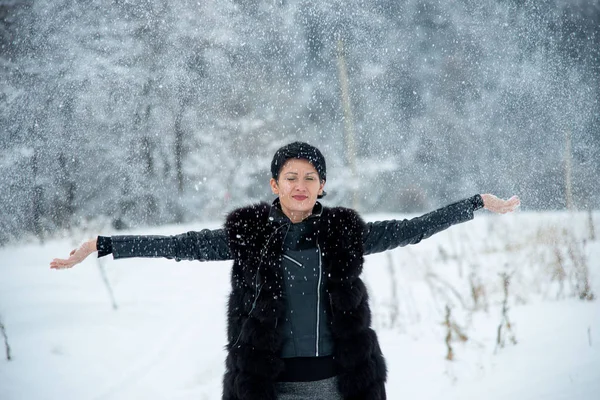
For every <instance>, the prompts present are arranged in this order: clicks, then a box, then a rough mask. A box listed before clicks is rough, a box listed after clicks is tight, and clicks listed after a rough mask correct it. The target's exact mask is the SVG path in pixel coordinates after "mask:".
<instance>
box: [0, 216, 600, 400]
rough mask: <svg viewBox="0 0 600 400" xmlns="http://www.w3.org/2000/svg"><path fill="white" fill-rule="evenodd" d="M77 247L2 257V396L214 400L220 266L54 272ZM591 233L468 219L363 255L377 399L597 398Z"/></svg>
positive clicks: (537, 223)
mask: <svg viewBox="0 0 600 400" xmlns="http://www.w3.org/2000/svg"><path fill="white" fill-rule="evenodd" d="M394 217H395V218H401V216H397V215H396V216H394V215H369V216H367V219H368V220H376V219H387V218H394ZM217 226H218V224H217V223H214V224H203V225H193V226H185V227H181V226H176V227H173V226H169V227H162V228H160V229H156V228H155V229H147V230H144V231H135V232H127V233H134V234H135V233H148V234H174V233H180V232H184V231H187V230H197V229H201V228H205V227H217ZM98 233H101V234H111V233H113V232H111V231H108V230H103V231H101V232H98ZM76 236H77V237H76V238H64V239H60V240H53V241H48V242H46V243H44V244H43V245H40V244H37V243H32V244H23V245H19V246H11V247H5V248H0V319H1V321H2V322H3V324H4V325H5V327H6V334H7V337H8V344H9V345H10V352H11V356H12V359H11V360H10V361H7V360H6V356H5V350H4V343H3V339H2V337H1V336H0V356H1V358H0V399H2V400H13V399H15V400H16V399H19V400H20V399H26V400H37V399H60V400H70V399H77V400H81V399H94V400H101V399H103V400H116V399H196V400H202V399H211V400H212V399H219V398H220V393H221V376H222V374H223V370H224V368H223V361H224V358H225V352H224V351H223V347H224V345H225V304H226V296H227V293H228V288H229V267H230V263H229V262H213V263H198V262H180V263H177V262H175V261H170V260H159V259H130V260H119V261H114V260H113V259H112V257H110V256H109V257H106V258H104V259H100V260H98V259H96V258H95V257H90V258H89V259H88V260H86V261H85V262H84V263H83V264H81V265H79V266H77V267H76V268H74V269H72V270H66V271H54V270H50V268H49V263H50V260H51V259H52V258H54V257H64V256H67V255H68V253H69V251H70V250H71V249H72V248H73V247H74V246H75V245H76V244H78V243H79V242H80V241H81V240H82V239H84V238H87V237H90V236H92V234H91V233H87V234H81V233H79V234H77V235H76ZM599 236H600V213H598V212H596V213H595V214H594V215H593V218H592V219H590V217H589V214H587V213H575V214H569V213H566V212H565V213H528V212H518V213H515V214H513V215H506V216H496V215H490V214H488V213H486V212H481V211H479V212H478V213H477V216H476V218H475V220H474V221H471V222H468V223H466V224H463V225H460V226H455V227H452V228H450V229H449V230H447V231H445V232H442V233H440V234H438V235H436V236H434V237H432V238H430V239H427V240H425V241H423V242H422V243H420V244H417V245H414V246H408V247H404V248H399V249H396V250H394V251H390V252H387V253H382V254H377V255H371V256H367V257H366V265H365V272H364V274H363V277H364V278H365V280H366V282H367V285H368V288H369V292H370V296H371V307H372V310H373V314H374V327H375V328H376V330H377V332H378V334H379V337H380V341H381V344H382V347H383V351H384V354H385V356H386V359H387V362H388V369H389V379H388V384H387V389H388V398H390V399H475V398H479V399H599V398H600V302H599V300H598V296H599V295H600V238H599ZM102 271H104V273H105V276H106V281H107V282H108V284H109V285H106V284H105V281H104V280H103V274H102ZM503 273H505V274H507V275H509V276H510V277H511V279H510V282H509V285H508V287H507V289H508V291H507V292H508V297H507V306H508V310H507V312H506V315H507V317H508V320H509V321H510V323H511V327H512V329H511V330H510V331H509V330H508V329H507V328H506V324H504V325H503V328H502V330H501V339H502V341H503V342H504V344H503V345H498V344H497V339H498V327H499V325H501V324H502V323H503V319H502V318H503V307H502V304H503V301H504V299H505V292H504V287H505V286H504V285H503V278H502V277H501V274H503ZM587 282H589V284H590V286H589V287H586V283H587ZM108 287H110V288H111V290H112V298H114V306H113V300H111V293H110V292H109V289H108ZM586 296H587V297H588V299H584V300H582V299H580V297H586ZM591 297H595V300H589V298H591ZM447 306H448V307H449V309H450V311H451V312H450V315H449V317H448V321H449V322H448V324H446V323H445V320H446V315H447V311H446V307H447ZM447 325H450V326H452V327H455V329H453V330H451V332H452V335H451V337H450V342H449V343H450V345H451V346H452V349H453V360H452V361H449V360H447V359H446V357H447V354H448V347H447V343H446V336H447V332H448V327H447ZM458 332H460V333H462V334H463V335H464V338H465V339H466V340H464V341H463V340H460V338H459V335H458ZM513 339H514V340H513Z"/></svg>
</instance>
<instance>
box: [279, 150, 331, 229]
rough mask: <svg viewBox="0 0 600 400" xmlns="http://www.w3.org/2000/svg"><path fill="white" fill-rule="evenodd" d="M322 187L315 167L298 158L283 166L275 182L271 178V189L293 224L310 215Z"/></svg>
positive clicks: (323, 183)
mask: <svg viewBox="0 0 600 400" xmlns="http://www.w3.org/2000/svg"><path fill="white" fill-rule="evenodd" d="M324 186H325V182H322V183H321V180H320V179H319V174H318V173H317V170H316V169H315V167H314V166H313V165H312V164H311V163H310V162H308V161H307V160H304V159H299V158H292V159H289V160H288V161H287V162H286V163H285V164H283V167H282V168H281V171H280V172H279V178H278V180H277V181H276V180H275V179H273V178H271V189H272V190H273V193H275V194H276V195H278V196H279V201H280V203H281V209H282V211H283V213H284V214H285V215H286V216H287V217H288V218H289V219H290V220H291V221H292V222H294V223H295V222H300V221H302V220H303V219H305V218H306V217H308V216H309V215H310V214H311V212H312V209H313V207H314V206H315V203H316V202H317V196H318V195H319V194H322V193H323V187H324Z"/></svg>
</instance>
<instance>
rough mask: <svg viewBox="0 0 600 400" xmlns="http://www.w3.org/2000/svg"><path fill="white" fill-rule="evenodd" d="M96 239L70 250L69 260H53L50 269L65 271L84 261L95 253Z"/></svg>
mask: <svg viewBox="0 0 600 400" xmlns="http://www.w3.org/2000/svg"><path fill="white" fill-rule="evenodd" d="M97 240H98V239H97V238H96V239H90V240H88V241H87V242H84V243H83V244H82V245H81V246H79V247H78V248H77V249H75V250H72V251H71V253H70V254H69V258H67V259H62V258H55V259H54V260H52V261H51V262H50V268H51V269H65V268H72V267H73V266H74V265H75V264H79V263H80V262H82V261H83V260H85V259H86V257H87V256H89V255H90V254H92V253H93V252H95V251H96V242H97Z"/></svg>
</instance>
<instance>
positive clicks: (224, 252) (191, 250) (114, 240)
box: [98, 229, 232, 261]
mask: <svg viewBox="0 0 600 400" xmlns="http://www.w3.org/2000/svg"><path fill="white" fill-rule="evenodd" d="M101 238H102V239H101ZM109 239H110V240H107V239H106V237H99V241H98V243H99V245H98V251H99V254H98V256H99V257H101V256H104V255H107V254H110V253H112V255H113V258H115V259H118V258H131V257H164V258H168V259H174V260H176V261H181V260H198V261H224V260H231V259H232V257H231V252H230V250H229V244H228V242H227V236H226V234H225V231H224V230H223V229H215V230H210V229H203V230H201V231H191V232H186V233H182V234H180V235H174V236H154V235H153V236H133V235H128V236H112V237H110V238H109ZM101 249H102V251H101Z"/></svg>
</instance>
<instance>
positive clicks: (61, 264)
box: [50, 258, 73, 269]
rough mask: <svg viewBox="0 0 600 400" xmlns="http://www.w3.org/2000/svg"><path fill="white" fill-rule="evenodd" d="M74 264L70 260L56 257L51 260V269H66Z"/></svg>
mask: <svg viewBox="0 0 600 400" xmlns="http://www.w3.org/2000/svg"><path fill="white" fill-rule="evenodd" d="M72 266H73V264H72V263H71V262H69V260H63V259H60V258H55V259H54V260H52V261H50V269H65V268H71V267H72Z"/></svg>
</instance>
